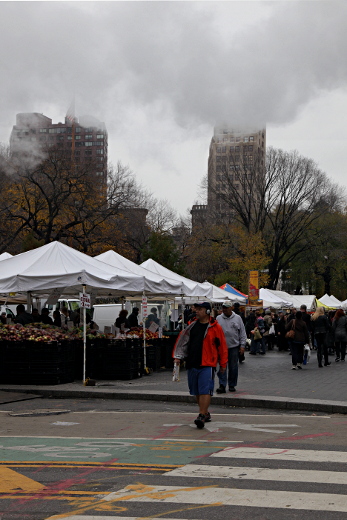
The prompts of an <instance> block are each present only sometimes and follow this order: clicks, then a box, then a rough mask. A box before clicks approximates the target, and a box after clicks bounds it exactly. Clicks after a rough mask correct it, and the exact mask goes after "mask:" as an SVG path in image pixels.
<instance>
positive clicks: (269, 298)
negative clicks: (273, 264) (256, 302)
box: [259, 289, 293, 309]
mask: <svg viewBox="0 0 347 520" xmlns="http://www.w3.org/2000/svg"><path fill="white" fill-rule="evenodd" d="M281 292H282V291H272V290H270V289H259V299H260V300H263V307H273V308H275V309H284V308H288V307H292V306H293V302H292V300H289V299H287V298H283V296H282V295H281V294H278V293H281Z"/></svg>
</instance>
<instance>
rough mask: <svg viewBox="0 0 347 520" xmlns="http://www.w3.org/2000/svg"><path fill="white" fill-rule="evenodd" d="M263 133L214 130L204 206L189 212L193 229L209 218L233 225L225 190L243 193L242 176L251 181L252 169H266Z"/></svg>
mask: <svg viewBox="0 0 347 520" xmlns="http://www.w3.org/2000/svg"><path fill="white" fill-rule="evenodd" d="M265 155H266V130H265V128H263V129H260V130H259V129H249V130H245V129H239V128H233V127H229V126H227V125H221V126H217V127H215V129H214V135H213V137H212V140H211V144H210V151H209V157H208V173H207V205H201V204H200V205H194V206H193V208H192V210H191V215H192V225H193V229H194V228H196V226H198V225H199V223H202V222H205V221H206V219H207V218H208V216H211V218H212V219H215V218H219V219H222V220H223V221H224V222H232V208H231V207H230V204H228V200H227V199H228V189H229V186H230V185H232V186H233V189H235V190H242V189H244V188H243V186H244V182H243V180H244V176H245V175H247V176H248V180H249V181H251V179H252V176H253V175H254V172H255V169H257V171H262V170H264V169H265Z"/></svg>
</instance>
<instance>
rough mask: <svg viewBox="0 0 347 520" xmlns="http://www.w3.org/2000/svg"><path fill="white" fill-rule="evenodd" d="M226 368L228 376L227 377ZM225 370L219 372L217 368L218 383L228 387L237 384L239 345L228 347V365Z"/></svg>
mask: <svg viewBox="0 0 347 520" xmlns="http://www.w3.org/2000/svg"><path fill="white" fill-rule="evenodd" d="M227 370H228V377H227ZM227 370H225V372H223V373H221V371H220V370H219V371H218V373H217V376H218V379H219V384H220V385H223V386H225V387H226V386H227V381H228V384H229V387H231V386H234V387H235V386H236V385H237V376H238V375H239V347H233V348H228V367H227Z"/></svg>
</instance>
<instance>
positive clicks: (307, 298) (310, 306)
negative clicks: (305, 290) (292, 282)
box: [288, 294, 316, 311]
mask: <svg viewBox="0 0 347 520" xmlns="http://www.w3.org/2000/svg"><path fill="white" fill-rule="evenodd" d="M288 296H290V298H292V300H293V304H294V307H295V308H296V309H300V307H301V305H306V308H307V310H308V311H313V310H314V309H315V308H316V296H315V295H314V294H294V295H291V294H289V295H288Z"/></svg>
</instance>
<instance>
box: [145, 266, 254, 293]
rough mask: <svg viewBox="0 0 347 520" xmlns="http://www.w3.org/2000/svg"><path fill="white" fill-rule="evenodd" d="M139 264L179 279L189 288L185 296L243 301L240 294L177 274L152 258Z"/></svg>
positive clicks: (168, 276)
mask: <svg viewBox="0 0 347 520" xmlns="http://www.w3.org/2000/svg"><path fill="white" fill-rule="evenodd" d="M141 266H142V267H144V268H146V269H148V270H149V271H152V272H153V273H156V274H158V275H160V276H163V277H167V278H170V279H171V278H173V279H174V280H179V281H181V282H182V283H183V284H184V285H185V286H186V287H187V289H189V291H187V292H186V293H185V295H186V296H192V297H193V296H196V297H198V298H199V297H200V298H206V299H208V300H211V301H220V302H223V301H224V300H230V301H233V302H240V303H245V299H244V298H242V297H241V296H240V297H238V296H235V295H233V294H231V293H229V292H228V291H224V290H223V289H220V288H219V287H216V286H215V285H213V284H211V283H210V282H203V283H198V282H194V281H193V280H190V279H189V278H186V277H185V276H182V275H180V274H177V273H175V272H174V271H170V269H167V268H166V267H164V266H163V265H161V264H159V263H158V262H156V261H155V260H153V259H152V258H149V259H148V260H146V261H145V262H142V264H141Z"/></svg>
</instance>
